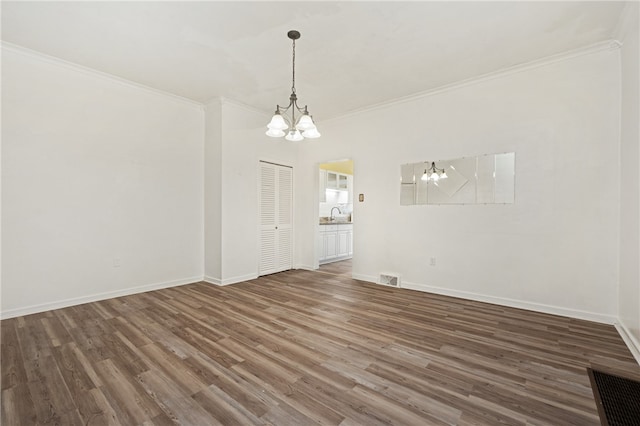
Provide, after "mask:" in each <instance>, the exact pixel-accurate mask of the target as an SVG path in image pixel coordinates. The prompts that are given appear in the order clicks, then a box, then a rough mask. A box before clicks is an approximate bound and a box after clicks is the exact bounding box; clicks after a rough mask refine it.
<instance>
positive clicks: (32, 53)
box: [0, 40, 204, 109]
mask: <svg viewBox="0 0 640 426" xmlns="http://www.w3.org/2000/svg"><path fill="white" fill-rule="evenodd" d="M0 46H1V47H2V50H6V51H9V52H12V53H17V54H19V55H23V56H26V57H29V58H32V59H36V60H39V61H42V62H46V63H49V64H52V65H55V66H59V67H63V68H67V69H70V70H72V71H76V72H80V73H82V74H85V75H90V76H93V77H98V78H101V79H103V80H108V81H111V82H113V83H118V84H120V85H123V86H126V87H131V88H134V89H138V90H143V91H145V92H147V93H151V94H154V95H160V96H162V97H165V98H167V99H171V100H174V101H178V102H181V103H185V104H188V105H191V106H195V107H198V108H200V109H203V108H204V105H203V104H202V103H200V102H197V101H194V100H193V99H189V98H185V97H183V96H178V95H174V94H173V93H169V92H165V91H164V90H160V89H155V88H153V87H150V86H145V85H144V84H140V83H136V82H134V81H131V80H127V79H125V78H122V77H118V76H116V75H113V74H109V73H106V72H103V71H98V70H96V69H93V68H89V67H85V66H83V65H79V64H76V63H74V62H69V61H66V60H64V59H60V58H57V57H55V56H50V55H47V54H44V53H41V52H38V51H36V50H32V49H28V48H26V47H23V46H20V45H17V44H13V43H9V42H7V41H4V40H2V41H0Z"/></svg>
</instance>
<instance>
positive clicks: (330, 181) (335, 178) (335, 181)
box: [325, 170, 353, 191]
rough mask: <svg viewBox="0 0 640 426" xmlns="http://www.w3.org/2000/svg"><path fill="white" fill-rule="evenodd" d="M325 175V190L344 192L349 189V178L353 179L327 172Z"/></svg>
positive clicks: (349, 176) (348, 176)
mask: <svg viewBox="0 0 640 426" xmlns="http://www.w3.org/2000/svg"><path fill="white" fill-rule="evenodd" d="M326 173H327V180H326V182H327V183H326V187H325V188H326V189H337V190H340V191H346V190H348V189H349V178H353V176H351V175H345V174H342V173H337V172H332V171H328V170H327V171H326Z"/></svg>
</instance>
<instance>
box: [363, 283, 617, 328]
mask: <svg viewBox="0 0 640 426" xmlns="http://www.w3.org/2000/svg"><path fill="white" fill-rule="evenodd" d="M353 278H354V279H357V280H361V281H368V282H372V283H376V284H378V280H377V277H373V276H369V275H358V274H353ZM401 288H406V289H410V290H417V291H423V292H426V293H434V294H441V295H443V296H451V297H459V298H461V299H467V300H474V301H477V302H485V303H492V304H495V305H501V306H508V307H511V308H518V309H526V310H528V311H535V312H542V313H545V314H552V315H559V316H563V317H569V318H577V319H583V320H587V321H593V322H599V323H603V324H615V323H616V321H617V318H616V317H615V316H613V315H603V314H599V313H596V312H588V311H581V310H577V309H570V308H563V307H560V306H552V305H545V304H542V303H532V302H527V301H524V300H516V299H509V298H505V297H495V296H486V295H483V294H478V293H472V292H467V291H460V290H451V289H448V288H442V287H434V286H430V285H426V284H418V283H412V282H407V281H403V282H402V284H401Z"/></svg>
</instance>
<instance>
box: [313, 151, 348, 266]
mask: <svg viewBox="0 0 640 426" xmlns="http://www.w3.org/2000/svg"><path fill="white" fill-rule="evenodd" d="M318 173H319V179H318V181H319V188H318V198H319V207H318V216H319V217H318V224H319V226H318V235H317V241H318V250H317V251H318V264H319V265H320V270H321V271H324V270H336V271H339V272H340V274H346V273H349V274H351V259H352V258H353V236H354V235H353V223H354V215H353V198H354V190H353V176H354V174H353V161H352V160H336V161H330V162H326V163H321V164H320V165H319V169H318ZM338 262H341V263H340V264H338ZM330 264H331V265H330ZM330 266H331V267H330Z"/></svg>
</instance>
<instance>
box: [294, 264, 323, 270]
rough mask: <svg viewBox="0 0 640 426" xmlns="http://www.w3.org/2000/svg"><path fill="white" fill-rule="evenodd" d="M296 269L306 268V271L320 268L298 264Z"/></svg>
mask: <svg viewBox="0 0 640 426" xmlns="http://www.w3.org/2000/svg"><path fill="white" fill-rule="evenodd" d="M296 269H304V270H305V271H315V270H316V269H318V268H314V267H313V266H309V265H296Z"/></svg>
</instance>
